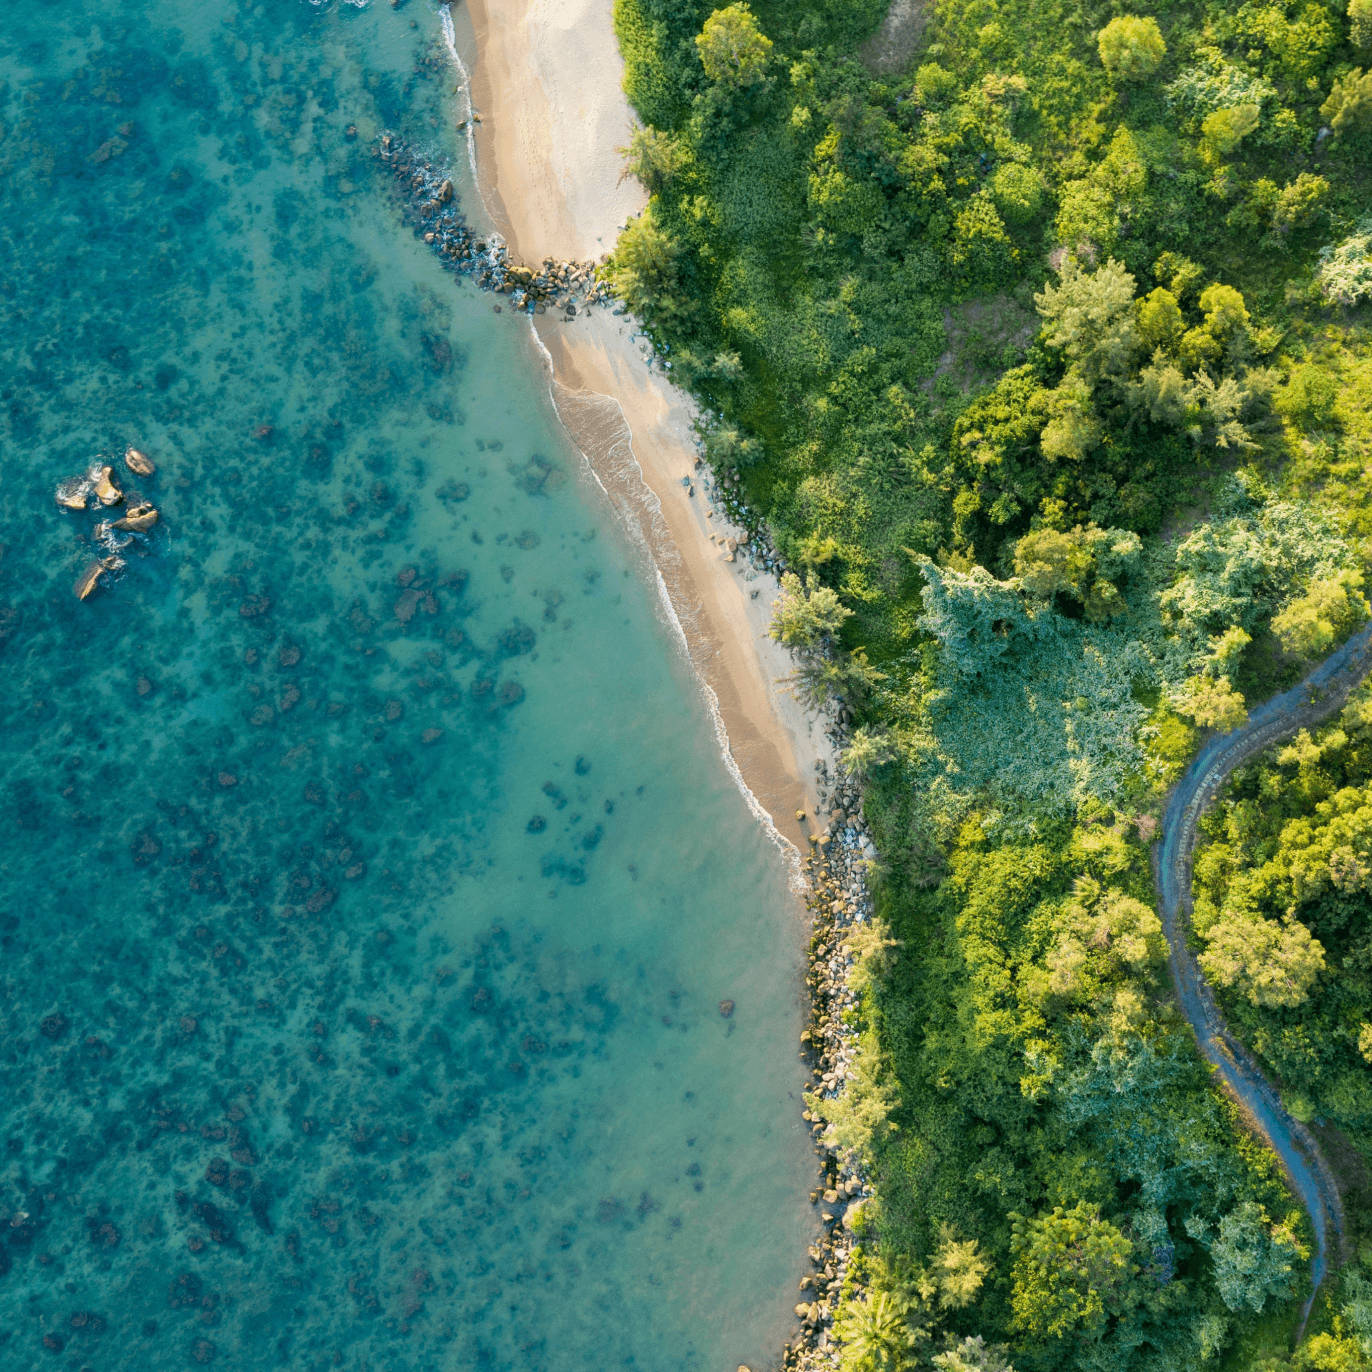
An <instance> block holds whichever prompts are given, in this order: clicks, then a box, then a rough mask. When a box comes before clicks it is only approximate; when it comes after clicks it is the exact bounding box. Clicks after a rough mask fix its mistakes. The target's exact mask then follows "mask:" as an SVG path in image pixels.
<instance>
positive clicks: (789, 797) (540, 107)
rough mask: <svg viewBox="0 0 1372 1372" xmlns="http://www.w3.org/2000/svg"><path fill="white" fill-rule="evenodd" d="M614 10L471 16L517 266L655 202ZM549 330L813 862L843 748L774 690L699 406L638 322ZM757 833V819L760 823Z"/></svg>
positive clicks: (579, 249) (748, 743)
mask: <svg viewBox="0 0 1372 1372" xmlns="http://www.w3.org/2000/svg"><path fill="white" fill-rule="evenodd" d="M611 9H612V0H469V15H470V19H471V23H472V27H473V30H474V32H475V38H476V47H477V58H476V62H475V65H474V66H473V69H472V74H471V77H472V103H473V106H474V108H475V109H476V111H477V112H478V115H479V119H480V122H479V124H477V125H476V146H477V172H478V177H479V180H480V183H481V191H482V195H483V198H484V199H485V201H486V206H487V210H488V212H489V213H490V215H491V217H492V218H493V220H494V221H495V226H496V228H497V229H498V230H499V231H500V232H501V233H502V234H503V235H504V236H505V238H506V240H507V242H508V243H509V245H510V248H511V252H512V254H513V256H514V257H515V258H516V259H517V260H521V261H524V262H528V263H537V262H540V261H541V260H542V259H543V258H544V257H556V258H575V259H579V260H583V261H584V260H587V259H598V258H599V257H601V256H602V255H603V254H604V253H607V252H609V251H610V250H611V248H612V247H613V245H614V240H615V237H616V235H617V232H618V227H619V226H620V225H622V224H623V223H624V222H625V219H626V217H627V216H629V215H631V214H635V213H637V212H638V211H639V210H640V209H641V208H642V206H643V204H644V203H645V201H646V196H645V194H644V192H643V190H642V188H641V187H640V186H639V184H638V183H637V182H636V181H633V180H631V179H628V178H624V177H622V171H623V163H622V160H621V158H620V156H619V154H618V152H617V151H616V149H617V148H620V147H622V146H624V144H626V143H627V142H628V140H629V135H630V130H631V128H632V123H633V119H632V113H631V111H630V109H629V106H628V103H627V101H626V100H625V98H624V93H623V90H622V86H621V83H622V80H623V63H622V61H621V59H620V56H619V49H618V46H617V44H616V42H615V37H614V32H613V28H612V24H611ZM535 327H536V330H537V333H538V336H539V338H540V339H541V341H542V343H543V345H544V347H545V348H546V350H547V352H548V355H549V357H550V359H551V365H552V369H553V395H554V400H555V402H556V404H557V407H558V411H559V414H560V415H561V417H562V420H563V422H564V424H565V425H566V426H567V429H568V431H569V433H570V434H571V436H572V438H573V440H574V441H575V442H576V443H577V445H578V446H579V447H580V448H581V450H582V451H583V452H584V453H586V455H587V457H588V458H589V460H590V461H591V463H592V465H593V467H594V469H595V471H596V474H597V476H598V477H599V478H600V480H601V482H602V484H603V485H604V487H605V489H606V490H607V492H608V493H609V495H610V498H611V499H612V500H613V501H614V502H615V504H616V506H617V507H618V508H619V510H620V513H621V515H622V516H623V517H624V518H625V520H626V521H627V522H628V524H629V527H630V528H631V529H633V530H635V531H636V532H637V533H638V534H639V535H640V536H641V537H642V539H643V542H644V544H645V546H646V548H647V550H648V552H649V553H650V554H651V556H652V559H653V561H654V563H655V564H656V566H657V569H658V571H659V573H660V575H661V577H662V581H663V586H664V589H665V592H666V594H667V596H668V598H669V600H670V602H671V605H672V608H673V611H674V613H675V617H676V620H677V621H678V623H679V624H680V625H681V628H682V632H683V635H684V638H685V642H686V646H687V649H688V651H689V653H690V656H691V660H692V663H693V665H694V667H695V670H696V672H697V674H698V675H699V677H700V680H701V681H702V682H703V683H704V685H705V686H706V688H707V689H708V692H709V693H710V694H711V696H712V703H713V704H714V706H715V707H716V709H717V721H718V723H719V726H720V727H721V729H722V731H723V733H724V734H725V736H726V737H725V739H724V740H723V742H724V744H725V747H726V750H727V753H728V755H729V756H730V757H731V758H732V759H733V761H734V763H735V764H736V766H737V768H738V772H739V775H740V778H741V781H742V783H743V785H744V786H745V787H746V789H747V790H748V791H749V792H750V793H751V795H752V796H753V797H754V799H755V801H756V803H757V805H758V806H760V807H761V810H762V811H765V813H766V815H767V816H769V817H770V818H771V820H772V822H773V824H774V825H775V827H776V830H777V832H778V833H779V834H780V835H782V836H783V837H784V838H786V839H788V840H790V841H792V842H794V843H795V844H796V845H797V846H798V847H799V848H800V849H802V850H804V849H806V848H807V847H808V841H807V835H808V834H809V833H810V832H812V831H813V830H814V828H815V824H814V821H813V820H812V819H807V820H806V821H805V822H798V821H797V819H796V811H797V810H803V811H804V812H805V814H806V815H807V816H813V814H814V805H815V799H816V797H815V791H814V764H815V761H816V759H818V758H828V757H829V756H830V750H829V745H828V742H827V740H826V739H825V738H824V735H823V731H822V728H821V726H820V724H819V723H818V721H816V720H815V719H814V718H813V717H809V716H807V715H806V714H805V712H804V711H803V710H802V709H801V708H800V706H799V705H798V704H797V703H796V702H795V700H793V699H792V698H791V697H790V696H789V695H787V694H786V693H785V692H784V691H783V690H782V689H781V688H779V687H778V685H777V682H778V679H779V678H781V677H783V676H785V675H786V674H787V673H788V672H789V671H790V660H789V658H788V656H787V655H786V654H785V653H784V652H783V651H782V650H781V648H780V647H779V645H777V644H775V643H774V642H772V640H771V639H770V638H769V637H768V635H767V626H768V624H769V623H770V620H771V604H772V601H773V599H775V597H776V594H777V589H778V588H777V584H776V581H775V580H774V579H773V578H771V577H769V576H766V575H759V576H757V577H756V579H755V580H753V581H751V582H749V581H746V580H745V574H746V573H747V571H748V567H747V564H746V563H744V562H743V561H742V560H741V559H740V560H738V561H735V562H732V563H731V562H729V561H727V560H726V558H725V554H724V551H723V548H722V547H721V546H719V545H718V544H717V543H715V542H712V541H711V537H710V535H711V533H716V534H719V533H722V532H724V530H723V527H722V524H723V520H722V511H718V510H716V511H711V510H710V505H709V502H708V501H707V500H706V499H705V496H704V492H703V490H702V489H701V487H700V484H699V482H696V483H695V489H694V494H692V493H691V490H690V488H688V487H685V486H683V485H682V478H683V477H685V476H688V475H691V474H693V473H694V471H695V469H694V461H695V456H696V450H695V444H694V434H693V432H692V428H691V422H692V417H693V409H692V402H691V400H690V397H688V396H687V395H685V394H684V393H682V392H681V391H679V390H677V389H676V388H675V387H673V386H672V385H670V383H669V382H668V381H667V379H666V378H665V377H664V376H663V375H662V374H661V372H659V371H658V370H657V369H656V368H655V367H654V368H650V367H649V366H648V365H646V363H645V359H644V356H643V355H642V354H641V352H640V345H639V343H638V342H637V340H636V339H635V337H634V333H635V330H634V326H633V322H632V320H630V319H629V318H627V317H621V318H616V317H615V316H614V315H613V314H612V313H611V311H610V310H608V309H605V308H603V307H601V308H593V309H591V310H590V311H589V312H583V313H582V314H581V315H580V317H578V318H577V319H576V320H575V321H573V322H570V323H568V322H564V321H563V320H562V318H561V316H554V315H553V314H551V313H549V314H546V315H541V316H538V317H537V318H536V320H535ZM760 817H761V816H760Z"/></svg>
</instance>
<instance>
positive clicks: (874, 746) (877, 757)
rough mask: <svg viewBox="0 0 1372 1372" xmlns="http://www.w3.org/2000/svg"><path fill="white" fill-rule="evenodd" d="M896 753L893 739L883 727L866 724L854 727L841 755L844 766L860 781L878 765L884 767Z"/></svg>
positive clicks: (868, 775)
mask: <svg viewBox="0 0 1372 1372" xmlns="http://www.w3.org/2000/svg"><path fill="white" fill-rule="evenodd" d="M895 755H896V753H895V749H894V748H893V747H892V745H891V740H890V738H889V737H888V736H887V734H886V733H885V732H884V731H883V730H881V729H873V728H869V727H868V726H867V725H866V724H864V725H862V726H861V727H860V728H857V729H854V730H853V734H852V737H851V738H850V739H849V740H848V746H847V747H846V748H845V749H844V750H843V752H842V754H841V755H840V761H841V762H842V763H843V766H844V768H845V769H846V770H847V771H848V772H849V773H850V774H851V775H852V776H855V777H857V778H858V779H859V780H860V781H865V780H866V779H867V778H868V777H870V776H871V775H872V773H873V772H875V771H876V769H877V768H878V767H884V766H885V765H886V763H888V762H890V761H891V759H892V758H894V757H895Z"/></svg>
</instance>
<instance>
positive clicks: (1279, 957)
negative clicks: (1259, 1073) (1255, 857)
mask: <svg viewBox="0 0 1372 1372" xmlns="http://www.w3.org/2000/svg"><path fill="white" fill-rule="evenodd" d="M1206 938H1207V941H1208V942H1209V945H1210V946H1209V947H1208V948H1207V949H1206V950H1205V952H1203V953H1202V954H1201V955H1200V965H1201V969H1202V971H1204V973H1205V975H1206V976H1208V977H1209V978H1210V979H1211V980H1212V981H1214V982H1215V983H1216V984H1217V985H1219V986H1232V987H1234V988H1235V989H1236V990H1237V991H1238V992H1239V994H1240V995H1243V996H1247V998H1248V999H1249V1000H1250V1001H1251V1002H1252V1003H1253V1004H1254V1005H1261V1006H1269V1007H1271V1006H1282V1007H1285V1008H1287V1009H1290V1008H1292V1007H1294V1006H1297V1005H1301V1004H1304V1002H1305V1001H1306V1000H1307V999H1308V998H1309V994H1310V988H1311V987H1312V986H1313V985H1314V984H1315V979H1316V978H1317V977H1318V976H1319V974H1320V973H1321V972H1322V971H1324V948H1323V946H1322V945H1321V944H1320V942H1319V940H1318V939H1315V938H1312V937H1311V935H1310V930H1309V929H1307V928H1306V927H1305V925H1303V924H1302V923H1301V922H1300V921H1299V920H1297V919H1293V918H1291V917H1290V916H1289V915H1288V916H1287V917H1286V919H1285V920H1283V921H1282V922H1281V923H1280V924H1279V923H1278V922H1277V921H1276V920H1274V919H1261V918H1255V917H1252V916H1244V915H1242V914H1234V915H1226V916H1223V917H1221V918H1220V919H1219V920H1217V921H1216V922H1215V923H1214V924H1213V925H1211V926H1210V929H1209V931H1208V932H1207V934H1206ZM1231 1308H1233V1307H1231ZM1257 1308H1258V1309H1259V1310H1261V1309H1262V1307H1261V1306H1258V1307H1257Z"/></svg>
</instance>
